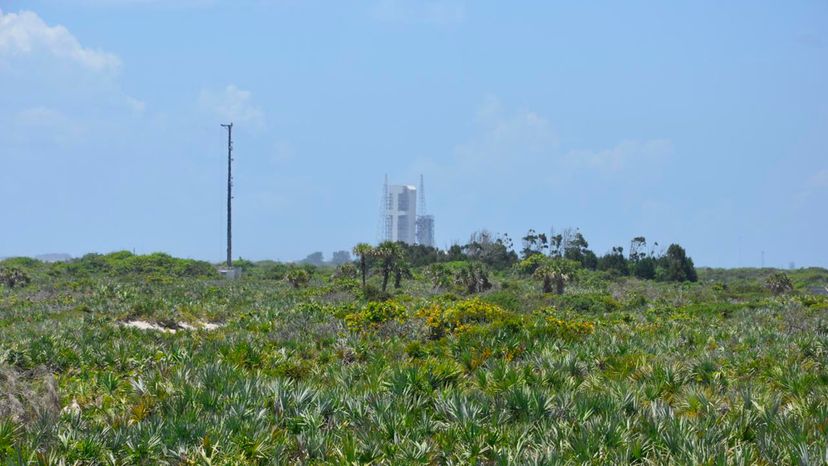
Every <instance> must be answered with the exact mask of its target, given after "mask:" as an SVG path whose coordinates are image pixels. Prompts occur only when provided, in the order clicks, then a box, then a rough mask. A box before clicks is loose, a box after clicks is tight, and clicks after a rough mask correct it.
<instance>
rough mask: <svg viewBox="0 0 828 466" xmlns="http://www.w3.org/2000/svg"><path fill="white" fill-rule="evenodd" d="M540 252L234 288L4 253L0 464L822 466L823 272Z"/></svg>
mask: <svg viewBox="0 0 828 466" xmlns="http://www.w3.org/2000/svg"><path fill="white" fill-rule="evenodd" d="M480 239H481V238H479V237H478V240H480ZM539 241H540V240H535V243H533V244H529V245H528V246H527V249H528V250H530V251H532V252H531V253H530V254H528V255H526V257H524V258H523V260H521V261H520V262H518V261H517V258H514V257H513V258H511V259H505V257H506V256H504V255H503V254H502V250H501V249H500V247H499V246H497V244H498V243H497V240H491V237H490V239H488V240H487V239H485V238H483V239H482V240H481V241H478V243H479V244H480V245H483V246H481V247H480V248H478V249H477V251H476V252H473V254H476V256H474V257H470V256H469V255H468V254H467V252H468V251H469V248H465V249H463V248H460V249H459V250H457V249H455V250H454V251H453V252H449V251H445V252H440V253H439V254H437V253H435V254H436V256H435V257H439V260H436V261H431V260H422V262H420V263H419V264H418V265H414V264H412V262H410V261H408V260H407V257H408V256H407V253H408V252H409V250H407V249H404V248H400V250H393V251H391V250H386V251H381V252H379V253H376V252H374V248H372V247H370V246H368V245H365V246H366V247H360V248H355V251H354V255H355V257H356V262H355V263H354V264H353V265H340V266H339V268H337V269H334V268H333V267H331V266H322V267H315V266H310V265H307V266H303V267H297V266H292V265H286V264H276V263H272V262H263V263H253V262H250V261H239V263H238V264H240V266H242V267H243V268H244V269H245V273H244V275H243V278H242V279H241V280H238V281H221V280H219V279H218V278H217V276H216V273H215V271H214V270H213V268H212V267H209V268H208V266H209V264H207V266H205V265H204V264H203V263H199V262H197V261H189V260H182V259H175V258H171V257H169V256H166V255H158V254H155V255H150V256H135V255H132V254H130V253H115V254H110V255H104V256H100V255H93V256H87V257H84V258H82V259H80V260H77V261H74V262H70V263H66V264H45V263H40V262H36V261H29V260H24V259H11V260H7V261H2V262H0V268H2V269H3V270H11V269H14V270H17V271H19V272H20V273H21V274H25V275H26V276H27V277H29V278H30V280H29V282H27V283H21V284H20V285H19V286H17V285H16V286H14V287H10V286H0V395H2V396H0V464H6V463H8V464H17V463H24V464H25V463H28V464H59V463H60V462H61V461H62V462H63V464H292V463H300V464H322V463H335V464H366V463H373V464H422V463H426V464H428V463H432V464H435V463H436V464H474V463H483V464H557V463H570V464H583V463H586V464H596V465H599V464H600V465H603V464H625V463H648V464H774V465H775V464H823V463H824V462H825V458H826V455H827V454H828V447H827V446H826V443H825V439H826V436H828V403H826V400H828V298H826V297H825V296H820V295H815V294H810V293H808V292H807V290H808V289H809V286H811V284H813V283H826V282H828V271H826V270H824V269H804V270H794V271H789V272H788V273H787V274H786V277H787V278H789V281H790V284H791V287H790V288H788V287H787V286H786V287H785V291H784V292H782V293H779V294H775V291H774V290H773V289H769V288H767V287H766V286H767V285H768V283H769V278H768V277H772V276H773V275H772V274H773V273H777V272H778V271H771V270H762V271H745V270H739V271H735V272H733V274H729V272H728V271H722V270H709V269H703V270H700V271H699V273H698V276H697V277H696V278H697V281H696V282H693V281H683V282H678V283H677V282H671V281H667V280H668V278H667V277H662V278H661V279H662V280H664V281H657V280H655V279H656V278H657V277H656V275H658V274H659V272H656V271H655V270H656V269H658V268H661V272H660V273H661V274H662V275H665V274H667V275H669V274H684V278H685V279H689V277H687V275H688V274H689V269H688V268H687V264H688V261H687V260H686V259H687V257H686V255H684V254H683V251H681V252H679V251H677V250H674V251H673V253H672V254H670V253H669V251H668V254H665V255H663V256H662V255H657V257H656V258H655V259H654V261H655V262H656V264H654V265H655V266H654V268H653V269H654V273H653V276H652V277H644V278H638V277H639V274H638V273H636V272H635V271H634V270H635V269H633V268H631V267H630V265H629V264H630V263H639V262H641V261H642V260H645V259H647V258H650V257H652V256H651V255H646V256H645V257H644V258H641V257H633V258H631V257H630V256H631V255H630V256H626V257H624V256H622V257H623V258H624V259H625V261H627V267H628V268H627V273H621V270H620V269H616V270H615V271H614V272H613V271H609V270H604V269H602V268H601V265H600V264H601V258H598V260H597V263H596V264H595V267H594V268H595V269H597V270H592V268H591V267H587V266H585V265H584V262H583V261H581V259H583V258H585V257H586V258H587V259H586V260H589V259H588V257H589V254H587V253H586V251H588V249H586V247H587V246H586V245H584V243H585V241H584V243H580V242H578V241H576V243H577V244H576V246H573V247H571V248H570V251H572V252H570V254H569V255H568V256H567V254H566V250H565V248H563V249H562V248H560V247H559V245H558V249H560V250H561V251H559V252H553V253H550V251H549V249H550V247H549V245H548V243H547V247H546V249H543V251H542V252H538V251H536V249H538V248H539V246H538V244H540V243H539ZM493 244H494V246H492V245H493ZM499 244H501V245H502V244H505V240H503V239H501V243H499ZM552 247H553V248H554V247H556V243H553V244H552ZM575 247H577V249H578V252H580V254H582V256H581V257H579V256H578V255H577V254H576V253H575V250H574V249H572V248H575ZM487 248H488V249H487ZM533 248H534V249H533ZM392 249H393V247H392ZM507 250H508V249H507ZM483 251H489V252H483ZM498 251H500V252H498ZM419 252H421V253H424V254H421V256H419V257H421V258H422V257H429V254H425V253H427V252H428V251H427V250H420V251H419ZM489 253H491V254H489ZM487 254H489V255H487ZM507 255H508V254H507ZM449 256H451V257H449ZM533 256H538V257H533ZM653 256H656V255H653ZM389 257H390V259H389ZM481 257H489V258H499V259H491V260H489V261H488V262H485V261H483V260H482V259H481ZM664 257H669V258H668V259H664ZM682 257H684V259H685V260H682ZM450 258H451V259H453V260H449V259H450ZM501 259H502V260H501ZM512 259H514V260H512ZM689 264H690V266H692V263H691V262H689ZM363 265H364V267H363ZM404 267H408V271H409V272H410V277H411V278H405V277H406V276H409V275H408V274H403V275H402V276H401V280H400V286H399V288H397V287H395V286H387V285H388V284H394V282H395V281H396V273H397V271H398V270H402V269H403V268H404ZM538 270H540V272H538ZM363 271H365V275H364V276H365V283H364V284H363V283H362V278H363ZM693 272H694V273H695V270H694V271H693ZM563 275H566V276H567V279H566V280H564V282H563V284H564V287H563V288H562V289H560V290H558V288H557V283H558V282H557V281H556V280H558V279H560V278H561V277H562V276H563ZM297 277H299V278H298V282H297ZM547 278H548V280H549V283H548V286H545V285H544V282H545V280H547ZM771 280H777V281H778V280H782V279H781V277H777V278H773V279H771ZM383 282H384V283H385V284H386V290H385V292H383V291H382V288H383ZM483 283H485V285H484V284H483ZM297 284H298V286H296V285H297ZM472 285H473V286H472ZM544 288H548V291H552V292H550V293H547V292H544ZM558 291H560V293H558ZM136 321H140V322H147V323H151V324H154V325H156V326H154V327H151V328H148V327H147V328H142V327H134V326H129V325H127V323H131V322H136ZM207 324H214V325H217V326H218V327H217V328H214V329H211V328H212V327H209V326H207ZM173 330H174V331H173Z"/></svg>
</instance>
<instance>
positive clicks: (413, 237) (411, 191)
mask: <svg viewBox="0 0 828 466" xmlns="http://www.w3.org/2000/svg"><path fill="white" fill-rule="evenodd" d="M386 186H387V187H386V194H385V212H384V217H385V232H384V235H383V236H384V239H385V240H386V241H394V242H397V241H402V242H404V243H408V244H415V243H416V242H417V188H416V187H414V186H411V185H386Z"/></svg>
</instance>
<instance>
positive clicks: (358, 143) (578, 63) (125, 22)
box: [0, 0, 828, 268]
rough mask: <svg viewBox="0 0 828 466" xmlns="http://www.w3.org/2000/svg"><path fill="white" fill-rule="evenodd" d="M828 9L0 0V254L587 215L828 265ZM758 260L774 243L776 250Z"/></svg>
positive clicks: (279, 245)
mask: <svg viewBox="0 0 828 466" xmlns="http://www.w3.org/2000/svg"><path fill="white" fill-rule="evenodd" d="M826 83H828V2H825V1H798V0H792V1H790V2H778V1H730V2H719V1H694V2H682V1H679V2H661V1H659V2H656V1H629V2H612V1H598V2H553V1H547V0H543V1H525V2H501V1H493V0H492V1H489V0H476V1H464V0H420V1H415V0H365V1H336V2H331V1H324V2H322V1H316V0H307V1H298V0H232V1H231V0H180V1H172V0H163V1H162V0H61V1H59V2H58V1H54V0H48V1H38V0H31V1H15V0H0V199H2V200H3V209H2V217H1V218H2V220H0V257H2V256H16V255H36V254H43V253H69V254H72V255H73V256H79V255H82V254H84V253H87V252H102V253H103V252H109V251H115V250H124V249H127V250H134V251H136V252H137V253H149V252H154V251H163V252H167V253H170V254H173V255H176V256H181V257H193V258H200V259H208V260H213V261H219V260H221V259H222V258H223V257H224V254H225V249H224V248H225V201H226V199H225V196H226V193H225V188H226V186H225V183H226V147H225V145H226V132H225V130H224V129H223V128H222V127H220V126H219V125H220V124H221V123H226V122H229V121H232V122H233V123H234V124H235V126H234V139H235V152H234V157H235V161H234V175H235V187H234V190H235V191H234V195H235V199H234V204H233V208H234V235H233V236H234V254H233V255H234V257H243V258H246V259H254V260H255V259H277V260H295V259H301V258H302V257H304V256H305V255H307V254H309V253H311V252H313V251H320V250H321V251H323V252H324V253H325V255H326V257H328V258H329V257H330V255H331V252H332V251H334V250H340V249H350V248H351V247H352V246H353V245H354V244H356V243H358V242H361V241H368V242H373V241H376V240H377V231H378V223H379V219H378V217H379V201H380V196H381V193H382V183H383V177H384V175H385V174H387V175H388V177H389V180H390V182H391V183H400V184H417V182H418V179H419V175H420V174H423V175H424V177H425V184H426V196H427V205H428V210H429V213H431V214H433V215H434V216H435V217H436V221H435V223H436V228H435V229H436V240H437V243H438V245H439V246H442V247H446V246H448V245H450V244H453V243H461V244H462V243H465V242H466V241H467V240H468V238H469V236H470V235H471V234H472V233H473V232H474V231H477V230H481V229H486V230H489V231H491V232H493V233H507V234H509V235H510V236H511V237H512V238H513V239H514V240H515V243H516V245H518V246H519V243H520V240H519V238H520V237H521V236H523V235H525V233H526V231H527V230H528V229H529V228H534V229H535V230H538V231H549V230H550V229H553V228H554V229H555V231H561V230H562V229H564V228H566V227H572V228H579V229H580V231H581V232H582V233H583V234H584V236H585V237H586V239H587V240H588V241H589V243H590V247H591V248H592V249H593V250H595V251H596V252H597V253H598V254H602V253H604V252H607V251H609V250H610V249H611V247H612V246H616V245H621V246H625V247H627V246H628V245H629V241H630V239H631V238H633V237H635V236H642V235H643V236H645V237H646V238H647V239H648V240H649V241H650V242H653V241H657V242H658V243H659V244H661V245H662V246H665V247H666V245H668V244H670V243H679V244H681V245H682V246H684V247H685V248H686V249H687V252H688V254H689V255H690V256H691V257H693V258H694V260H695V262H696V265H703V266H716V267H736V266H759V265H762V260H763V259H762V257H763V255H764V265H767V266H776V267H786V268H787V267H789V266H790V264H791V263H793V264H795V266H797V267H801V266H823V267H824V266H828V241H827V240H828V235H827V234H826V232H828V203H827V202H826V201H828V85H826ZM763 251H764V253H763Z"/></svg>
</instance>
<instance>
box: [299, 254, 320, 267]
mask: <svg viewBox="0 0 828 466" xmlns="http://www.w3.org/2000/svg"><path fill="white" fill-rule="evenodd" d="M299 262H300V263H302V264H310V265H315V266H317V267H321V266H322V265H325V256H324V255H323V254H322V253H321V252H319V251H316V252H312V253H310V254H308V256H307V257H305V258H304V259H302V260H301V261H299Z"/></svg>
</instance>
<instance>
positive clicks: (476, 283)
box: [454, 262, 492, 294]
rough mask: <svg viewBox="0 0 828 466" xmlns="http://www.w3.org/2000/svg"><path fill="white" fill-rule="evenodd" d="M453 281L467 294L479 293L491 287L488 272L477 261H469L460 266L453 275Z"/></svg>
mask: <svg viewBox="0 0 828 466" xmlns="http://www.w3.org/2000/svg"><path fill="white" fill-rule="evenodd" d="M454 282H455V283H456V284H457V285H458V286H461V287H463V288H465V290H466V292H467V293H469V294H472V293H480V292H483V291H486V290H488V289H489V288H491V287H492V283H491V282H490V281H489V272H488V271H487V270H486V267H485V266H484V265H483V264H481V263H479V262H469V263H468V264H466V265H465V266H463V267H462V268H460V270H458V271H457V273H456V274H455V276H454Z"/></svg>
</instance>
